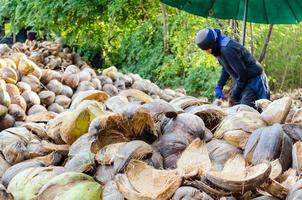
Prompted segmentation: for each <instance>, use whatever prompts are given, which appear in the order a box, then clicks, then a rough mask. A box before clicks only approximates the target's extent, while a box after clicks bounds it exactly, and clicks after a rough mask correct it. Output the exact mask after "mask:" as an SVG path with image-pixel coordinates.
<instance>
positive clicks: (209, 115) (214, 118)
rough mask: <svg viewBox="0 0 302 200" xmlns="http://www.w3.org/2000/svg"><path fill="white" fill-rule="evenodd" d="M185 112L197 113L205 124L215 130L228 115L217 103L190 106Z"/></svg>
mask: <svg viewBox="0 0 302 200" xmlns="http://www.w3.org/2000/svg"><path fill="white" fill-rule="evenodd" d="M185 112H187V113H192V114H194V115H197V116H198V117H200V118H201V119H202V121H203V122H204V123H205V126H206V127H207V128H208V129H210V130H211V131H215V129H216V128H217V127H218V124H220V122H221V121H222V119H223V118H224V117H225V116H226V113H225V112H224V111H223V110H222V109H221V108H220V107H218V106H215V105H202V106H191V107H188V108H187V109H186V110H185Z"/></svg>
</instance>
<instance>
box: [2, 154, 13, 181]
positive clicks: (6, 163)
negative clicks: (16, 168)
mask: <svg viewBox="0 0 302 200" xmlns="http://www.w3.org/2000/svg"><path fill="white" fill-rule="evenodd" d="M10 166H11V165H10V164H9V163H8V162H7V161H6V160H5V158H4V156H3V155H2V154H0V177H2V176H3V174H4V173H5V171H6V170H7V169H8V168H9V167H10Z"/></svg>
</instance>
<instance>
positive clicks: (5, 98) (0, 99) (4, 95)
mask: <svg viewBox="0 0 302 200" xmlns="http://www.w3.org/2000/svg"><path fill="white" fill-rule="evenodd" d="M0 104H1V105H3V106H5V107H8V106H9V105H10V104H11V99H10V96H9V94H8V92H6V91H5V89H3V90H2V89H0Z"/></svg>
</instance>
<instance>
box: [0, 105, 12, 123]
mask: <svg viewBox="0 0 302 200" xmlns="http://www.w3.org/2000/svg"><path fill="white" fill-rule="evenodd" d="M10 106H11V105H10ZM7 113H8V108H7V107H5V106H3V105H1V104H0V119H1V118H3V117H4V116H5V115H6V114H7Z"/></svg>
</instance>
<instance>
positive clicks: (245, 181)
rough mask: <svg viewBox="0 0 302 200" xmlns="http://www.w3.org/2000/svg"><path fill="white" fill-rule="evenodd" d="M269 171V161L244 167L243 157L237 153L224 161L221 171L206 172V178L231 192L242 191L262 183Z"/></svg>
mask: <svg viewBox="0 0 302 200" xmlns="http://www.w3.org/2000/svg"><path fill="white" fill-rule="evenodd" d="M234 169H236V171H234ZM270 172H271V165H270V164H269V163H260V164H257V165H255V166H251V167H246V166H245V160H244V158H243V157H242V156H240V155H237V156H235V157H233V158H231V159H230V160H228V161H227V162H226V164H225V166H224V168H223V170H222V171H221V172H218V171H209V172H207V174H206V178H207V179H208V180H209V181H210V182H212V183H213V184H214V185H217V186H218V187H220V188H222V189H225V190H228V191H231V192H242V191H247V190H252V189H255V188H256V187H257V186H258V185H261V184H262V183H264V182H265V181H266V179H267V178H268V177H269V175H270Z"/></svg>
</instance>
